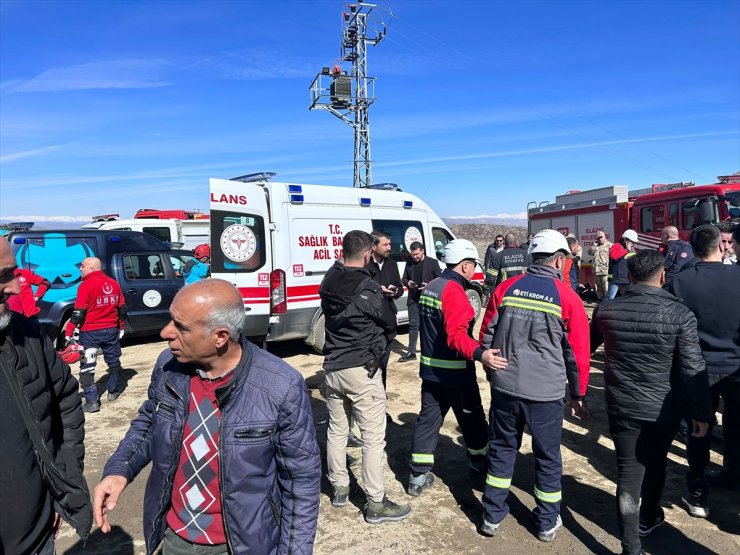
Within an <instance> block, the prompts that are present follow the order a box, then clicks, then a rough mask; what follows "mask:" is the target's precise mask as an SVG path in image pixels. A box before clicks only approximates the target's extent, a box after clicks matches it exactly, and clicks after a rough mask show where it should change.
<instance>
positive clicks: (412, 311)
mask: <svg viewBox="0 0 740 555" xmlns="http://www.w3.org/2000/svg"><path fill="white" fill-rule="evenodd" d="M408 311H409V352H410V353H415V352H416V340H417V339H419V321H420V320H419V303H418V302H416V303H410V304H409V305H408Z"/></svg>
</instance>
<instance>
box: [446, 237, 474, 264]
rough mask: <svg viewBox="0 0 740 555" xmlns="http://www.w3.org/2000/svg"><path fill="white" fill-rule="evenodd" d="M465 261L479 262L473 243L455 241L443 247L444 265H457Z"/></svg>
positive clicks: (463, 240)
mask: <svg viewBox="0 0 740 555" xmlns="http://www.w3.org/2000/svg"><path fill="white" fill-rule="evenodd" d="M466 259H471V260H475V261H476V262H478V261H479V259H478V249H476V248H475V245H474V244H473V243H471V242H470V241H468V240H467V239H455V240H453V241H450V242H449V243H447V244H446V245H445V264H458V263H460V262H462V261H463V260H466Z"/></svg>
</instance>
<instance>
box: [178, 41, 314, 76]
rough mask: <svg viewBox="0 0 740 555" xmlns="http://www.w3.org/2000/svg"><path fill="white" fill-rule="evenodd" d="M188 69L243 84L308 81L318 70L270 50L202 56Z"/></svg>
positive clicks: (307, 63) (247, 50) (250, 50)
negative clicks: (259, 81)
mask: <svg viewBox="0 0 740 555" xmlns="http://www.w3.org/2000/svg"><path fill="white" fill-rule="evenodd" d="M190 66H191V67H196V68H200V69H204V70H208V71H213V72H215V73H217V74H218V75H219V76H220V77H222V78H225V79H236V80H246V81H258V80H264V79H290V78H294V77H299V78H310V77H313V76H315V75H316V74H317V73H318V72H319V71H320V70H321V67H319V66H317V65H316V63H309V62H308V61H306V62H296V61H295V59H294V57H288V56H285V55H276V53H275V52H274V51H273V50H268V49H261V48H252V49H245V50H239V51H235V52H222V53H220V54H218V55H216V56H202V57H200V58H198V59H197V60H194V61H193V62H192V63H191V64H190Z"/></svg>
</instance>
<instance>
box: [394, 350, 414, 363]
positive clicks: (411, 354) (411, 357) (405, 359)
mask: <svg viewBox="0 0 740 555" xmlns="http://www.w3.org/2000/svg"><path fill="white" fill-rule="evenodd" d="M411 360H416V353H415V352H414V351H409V352H408V353H406V354H405V355H401V357H399V359H398V362H409V361H411Z"/></svg>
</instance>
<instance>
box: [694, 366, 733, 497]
mask: <svg viewBox="0 0 740 555" xmlns="http://www.w3.org/2000/svg"><path fill="white" fill-rule="evenodd" d="M709 379H710V382H709V383H710V384H711V386H712V387H711V389H710V392H711V395H712V414H714V413H716V412H717V408H718V407H719V398H720V396H722V399H723V400H724V402H725V410H724V413H723V414H722V431H723V442H724V456H723V466H724V468H725V470H726V471H727V473H728V475H729V476H730V479H731V480H732V481H733V482H736V483H740V375H732V376H722V375H717V374H710V375H709ZM712 426H713V422H712V421H710V422H709V430H708V431H707V434H706V435H705V436H704V437H692V436H691V433H688V434H687V440H686V441H687V443H686V458H687V459H688V461H689V472H688V475H687V482H688V485H689V489H691V490H697V489H701V490H702V491H707V483H706V478H705V477H704V471H705V470H706V468H707V466H709V451H710V444H709V442H710V438H711V435H712Z"/></svg>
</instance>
